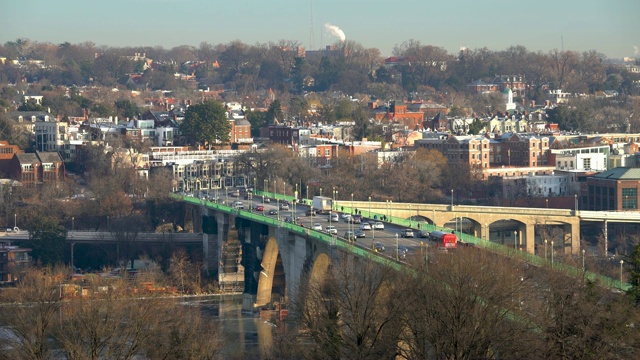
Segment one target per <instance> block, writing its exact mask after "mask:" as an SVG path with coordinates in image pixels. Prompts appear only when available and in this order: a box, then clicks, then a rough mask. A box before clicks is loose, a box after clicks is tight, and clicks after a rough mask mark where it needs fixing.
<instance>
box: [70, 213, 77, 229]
mask: <svg viewBox="0 0 640 360" xmlns="http://www.w3.org/2000/svg"><path fill="white" fill-rule="evenodd" d="M75 220H76V218H75V217H73V216H72V217H71V231H75Z"/></svg>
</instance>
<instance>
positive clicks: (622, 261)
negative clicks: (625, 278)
mask: <svg viewBox="0 0 640 360" xmlns="http://www.w3.org/2000/svg"><path fill="white" fill-rule="evenodd" d="M623 264H624V260H620V289H622V265H623Z"/></svg>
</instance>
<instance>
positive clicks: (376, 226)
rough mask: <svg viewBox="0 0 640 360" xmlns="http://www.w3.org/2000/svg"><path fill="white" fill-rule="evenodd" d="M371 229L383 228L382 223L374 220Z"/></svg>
mask: <svg viewBox="0 0 640 360" xmlns="http://www.w3.org/2000/svg"><path fill="white" fill-rule="evenodd" d="M372 228H373V230H384V223H383V222H380V221H376V222H375V223H373V226H372Z"/></svg>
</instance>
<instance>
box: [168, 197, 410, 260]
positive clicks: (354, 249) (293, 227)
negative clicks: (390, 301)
mask: <svg viewBox="0 0 640 360" xmlns="http://www.w3.org/2000/svg"><path fill="white" fill-rule="evenodd" d="M174 198H177V199H180V200H183V201H185V202H187V203H190V204H194V205H201V206H206V207H209V208H212V209H216V210H219V211H223V212H226V213H229V214H233V215H236V216H240V217H243V218H245V219H250V220H252V221H255V222H259V223H261V224H265V225H270V226H274V227H280V228H284V229H287V230H288V231H290V232H293V233H295V234H298V235H303V236H310V237H312V238H314V239H315V240H318V241H321V242H323V243H325V244H328V245H330V246H333V247H336V248H338V249H342V250H345V251H347V252H350V253H352V254H354V255H356V256H359V257H363V258H367V259H369V260H372V261H375V262H377V263H379V264H383V265H387V266H390V267H392V268H394V269H396V270H401V269H402V264H401V263H400V262H397V261H393V260H392V259H390V258H387V257H384V256H381V255H378V253H375V252H372V251H370V250H369V249H367V248H364V247H361V246H358V245H355V244H353V243H351V242H349V241H346V240H344V239H342V238H339V237H337V236H332V235H329V234H327V233H324V232H321V231H317V230H313V229H309V228H307V227H303V226H300V225H297V224H293V223H289V222H286V221H283V220H278V219H274V218H272V217H269V216H265V215H262V214H260V213H255V212H251V211H247V210H240V209H236V208H233V207H230V206H227V205H224V204H219V203H216V202H212V201H206V200H200V199H198V198H194V197H187V196H181V195H174ZM279 199H280V200H288V201H293V200H294V199H293V197H285V196H281V197H280V198H279Z"/></svg>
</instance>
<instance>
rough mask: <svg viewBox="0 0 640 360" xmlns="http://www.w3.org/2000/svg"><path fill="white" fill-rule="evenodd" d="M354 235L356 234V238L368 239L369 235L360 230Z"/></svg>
mask: <svg viewBox="0 0 640 360" xmlns="http://www.w3.org/2000/svg"><path fill="white" fill-rule="evenodd" d="M353 233H354V234H355V236H356V238H363V237H367V234H365V232H364V231H362V230H360V229H356V230H355V231H354V232H353Z"/></svg>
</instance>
